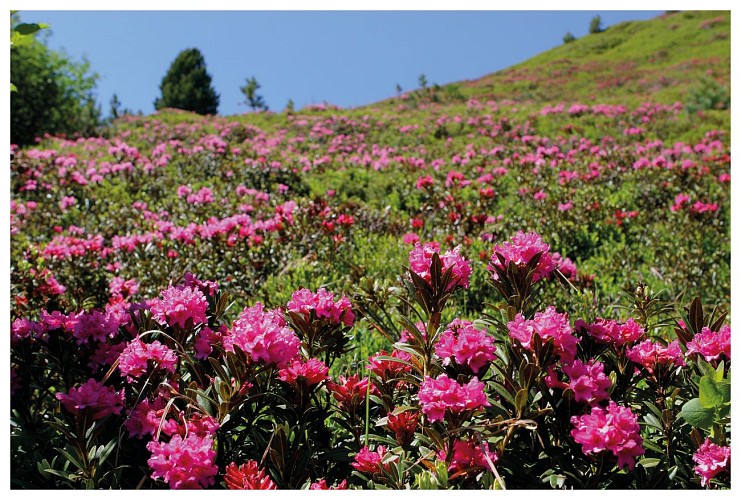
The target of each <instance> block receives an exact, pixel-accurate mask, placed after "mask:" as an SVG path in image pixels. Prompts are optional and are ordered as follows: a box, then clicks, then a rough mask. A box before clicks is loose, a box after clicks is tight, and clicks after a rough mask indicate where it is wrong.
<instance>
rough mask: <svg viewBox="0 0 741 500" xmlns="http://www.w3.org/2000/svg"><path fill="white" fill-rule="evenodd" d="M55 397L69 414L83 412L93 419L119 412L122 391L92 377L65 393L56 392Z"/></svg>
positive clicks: (121, 407) (122, 399) (121, 403)
mask: <svg viewBox="0 0 741 500" xmlns="http://www.w3.org/2000/svg"><path fill="white" fill-rule="evenodd" d="M56 398H57V399H58V400H59V401H60V402H61V403H62V406H64V409H65V410H67V411H68V412H70V413H71V414H73V415H80V414H84V415H87V416H89V417H90V418H92V419H93V420H100V419H101V418H103V417H107V416H108V415H118V414H120V413H121V410H122V409H123V402H124V394H123V392H120V393H119V392H116V390H115V389H114V388H113V387H109V386H106V385H104V384H103V382H98V381H97V380H95V379H93V378H91V379H89V380H88V381H87V382H85V383H84V384H80V385H79V386H78V387H73V388H72V389H70V390H69V392H67V394H64V393H61V392H58V393H57V394H56Z"/></svg>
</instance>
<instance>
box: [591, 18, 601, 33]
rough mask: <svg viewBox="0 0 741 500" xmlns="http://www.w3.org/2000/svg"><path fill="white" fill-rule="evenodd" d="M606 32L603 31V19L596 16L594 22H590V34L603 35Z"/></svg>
mask: <svg viewBox="0 0 741 500" xmlns="http://www.w3.org/2000/svg"><path fill="white" fill-rule="evenodd" d="M603 31H604V30H603V29H602V17H600V16H594V17H593V18H592V20H591V21H590V22H589V32H590V33H602V32H603Z"/></svg>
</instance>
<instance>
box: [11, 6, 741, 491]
mask: <svg viewBox="0 0 741 500" xmlns="http://www.w3.org/2000/svg"><path fill="white" fill-rule="evenodd" d="M682 16H695V17H692V18H691V21H692V23H691V24H692V25H693V26H694V27H696V26H697V25H698V24H699V23H700V21H699V20H698V19H697V17H698V16H699V17H703V16H704V17H703V18H705V17H708V16H710V17H712V16H717V13H715V14H713V13H707V14H703V13H681V14H680V15H676V16H674V17H675V18H677V19H676V22H680V21H683V20H684V19H685V18H684V17H682ZM680 17H681V19H679V18H680ZM661 22H662V23H663V21H661ZM672 22H674V21H672ZM726 25H727V23H721V25H720V27H719V26H716V27H714V28H713V30H718V29H721V27H725V26H726ZM662 26H663V25H662ZM662 31H663V32H667V33H673V32H674V30H666V29H663V28H662ZM676 32H678V33H682V34H683V35H684V34H688V33H690V30H689V29H686V30H685V29H680V30H676ZM702 34H703V40H704V39H706V38H707V39H708V40H710V39H712V40H714V42H712V43H723V42H722V40H723V39H722V38H721V37H715V36H714V37H705V36H704V35H706V34H707V33H704V32H703V33H702ZM713 34H714V35H715V34H720V32H718V33H716V32H715V31H714V33H713ZM603 35H607V33H603ZM725 43H727V41H726V42H725ZM692 46H693V47H696V45H692ZM697 54H699V49H698V52H697ZM697 54H693V59H691V60H689V59H688V60H686V61H682V62H680V63H678V64H674V63H672V64H673V66H671V67H669V66H667V67H665V68H663V69H662V71H661V72H656V71H649V72H645V73H644V72H642V71H637V70H636V69H635V68H633V67H630V66H625V65H623V66H615V67H613V66H612V65H610V64H609V63H608V62H604V61H599V62H598V61H587V62H585V61H583V60H581V59H575V58H569V61H568V62H565V61H566V60H565V59H562V60H560V61H558V62H554V63H553V64H552V65H551V66H542V67H540V68H539V69H538V70H537V71H533V70H532V68H529V67H527V66H523V67H518V68H513V69H511V70H506V71H504V72H501V73H500V74H497V75H493V76H492V78H491V79H489V77H487V79H485V80H484V81H486V82H487V83H486V86H487V87H486V89H489V87H488V86H489V85H490V84H491V85H494V86H493V87H491V90H485V88H484V87H479V86H477V85H474V84H472V86H470V87H468V86H466V87H465V88H461V89H459V95H458V96H457V97H456V96H454V95H453V94H450V95H448V93H447V92H442V91H438V90H433V89H431V88H430V89H428V90H430V92H427V93H425V92H410V93H406V94H404V95H403V96H399V98H398V99H390V100H388V101H386V102H384V103H381V104H378V105H376V106H370V107H366V108H363V109H362V110H360V109H358V110H340V109H338V108H336V107H333V106H317V107H310V108H306V109H303V110H298V111H292V112H290V113H282V114H269V113H268V114H260V115H259V116H256V115H254V114H248V115H245V116H239V117H198V116H193V115H190V114H187V113H180V112H177V111H172V110H169V111H161V112H159V113H157V114H155V115H152V116H149V117H134V116H128V117H123V118H121V119H119V120H118V121H116V122H115V123H113V124H112V125H111V126H110V127H109V128H107V129H106V130H105V131H104V132H103V133H102V134H101V136H100V137H79V138H77V137H75V138H64V137H42V138H39V139H40V141H39V142H38V143H37V144H36V145H34V146H32V147H27V148H17V147H12V148H11V151H12V160H11V165H10V171H11V177H10V179H11V181H10V182H11V186H10V188H11V189H10V192H11V203H10V209H11V210H10V211H11V220H10V233H11V234H10V241H11V255H10V257H11V295H10V299H11V301H10V304H9V306H10V307H9V310H10V321H9V323H10V344H11V353H10V354H11V357H10V398H11V482H12V483H11V484H12V486H13V487H14V488H45V489H61V488H78V489H82V488H98V489H109V488H113V489H117V488H125V489H134V488H140V489H166V488H218V489H223V488H233V489H301V488H303V489H345V488H352V489H355V488H378V489H381V488H395V489H406V488H429V489H433V488H441V489H442V488H461V489H482V488H483V489H502V488H508V489H520V488H563V489H572V488H574V489H577V488H578V489H596V488H631V489H634V488H635V489H638V488H642V489H657V488H682V489H684V488H694V489H699V488H708V489H716V488H728V487H729V486H730V446H731V429H730V418H731V405H730V378H731V377H730V371H731V352H730V339H731V329H730V326H729V324H728V323H729V321H728V316H727V315H726V314H725V313H724V312H723V311H727V310H728V309H729V306H730V245H729V244H728V242H729V241H730V239H729V238H730V236H729V235H730V229H729V228H730V206H731V198H730V168H731V167H730V165H731V163H730V161H731V160H730V135H729V133H728V130H729V123H730V119H729V117H730V114H729V113H728V110H710V109H709V110H705V111H704V112H703V113H702V114H695V115H692V116H690V115H689V114H688V113H687V112H686V107H685V106H684V105H683V104H682V103H674V102H673V100H671V101H666V99H667V96H670V97H671V99H674V97H675V96H676V95H682V92H681V90H682V86H681V82H683V81H685V80H681V79H687V80H693V81H694V80H696V78H695V76H696V75H697V74H704V73H705V72H707V71H711V72H712V77H713V79H714V80H717V81H718V82H721V83H723V82H725V81H727V79H728V72H727V68H726V67H725V66H724V65H723V64H721V62H722V58H718V57H713V58H705V57H699V56H698V57H695V56H696V55H697ZM675 56H676V57H678V55H673V56H672V57H675ZM651 57H654V56H651ZM656 57H658V56H656ZM649 59H650V58H649ZM677 68H681V69H677ZM574 72H581V73H584V74H592V75H597V74H602V76H604V79H602V80H601V81H600V82H597V83H595V82H592V83H594V88H595V92H596V93H595V96H594V97H589V98H588V99H589V104H585V102H586V101H587V97H586V96H580V97H578V96H576V95H575V94H574V92H573V89H572V88H571V85H570V83H569V82H571V80H570V76H569V75H571V74H573V73H574ZM613 73H615V74H617V73H619V74H620V76H619V77H616V76H615V75H614V74H613ZM666 75H668V76H666ZM660 77H661V78H665V79H664V80H662V79H661V78H660ZM678 79H679V80H678ZM618 80H619V82H618ZM503 82H507V85H510V87H505V86H504V83H503ZM615 82H618V83H619V84H620V85H617V84H615ZM678 82H679V83H678ZM582 83H584V82H582ZM567 84H568V85H567ZM597 85H599V88H597ZM511 86H514V87H516V89H517V91H516V92H511V91H509V90H507V89H510V88H511ZM523 89H528V90H525V92H526V94H527V95H525V94H523V93H522V90H523ZM532 89H535V90H532ZM599 89H601V91H599V92H598V90H599ZM662 89H666V90H667V91H670V92H669V93H667V94H664V93H662V92H664V90H662ZM677 89H679V91H678V90H677ZM602 91H604V92H610V94H609V96H608V95H607V94H602V93H601V92H602ZM541 94H542V95H541ZM501 96H507V98H502V97H501ZM657 96H658V97H657ZM602 98H604V99H605V100H606V101H609V104H605V103H604V102H599V100H600V99H602ZM623 98H624V99H625V101H624V102H619V103H618V100H619V99H623ZM595 100H596V102H593V101H595ZM655 100H658V102H654V101H655ZM579 101H581V102H579ZM665 101H666V102H665ZM677 235H681V237H677ZM657 290H662V291H660V292H657ZM692 297H696V298H694V299H689V298H692ZM715 304H717V307H712V306H713V305H715Z"/></svg>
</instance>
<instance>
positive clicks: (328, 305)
mask: <svg viewBox="0 0 741 500" xmlns="http://www.w3.org/2000/svg"><path fill="white" fill-rule="evenodd" d="M287 308H288V311H290V312H296V313H299V314H304V315H306V316H309V315H310V314H311V313H312V311H313V312H314V314H315V315H316V317H317V318H327V319H328V320H329V321H330V322H331V323H333V324H338V325H339V324H340V323H344V324H345V326H352V325H353V322H354V321H355V315H354V314H353V312H352V305H351V304H350V299H348V298H347V297H345V296H344V295H343V296H342V297H340V298H339V299H337V301H335V300H334V294H332V292H328V291H327V290H325V289H324V288H320V289H319V290H317V292H316V293H312V291H311V290H309V289H308V288H302V289H300V290H296V291H295V292H293V295H291V300H290V301H289V302H288V304H287Z"/></svg>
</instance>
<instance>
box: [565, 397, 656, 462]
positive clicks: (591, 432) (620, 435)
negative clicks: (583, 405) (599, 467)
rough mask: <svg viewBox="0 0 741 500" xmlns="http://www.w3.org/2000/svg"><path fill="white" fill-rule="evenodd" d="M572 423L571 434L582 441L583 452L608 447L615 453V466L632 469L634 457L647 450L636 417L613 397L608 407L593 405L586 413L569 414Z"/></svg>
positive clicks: (593, 451)
mask: <svg viewBox="0 0 741 500" xmlns="http://www.w3.org/2000/svg"><path fill="white" fill-rule="evenodd" d="M571 424H572V425H573V426H574V429H572V431H571V436H572V437H573V438H574V440H575V441H576V442H577V443H579V444H580V445H582V452H583V453H584V454H585V455H588V454H594V453H600V452H602V451H610V452H612V454H613V455H615V456H616V457H617V459H618V462H617V465H618V467H624V466H627V467H628V469H629V470H633V467H634V466H635V457H637V456H640V455H642V454H644V453H645V452H646V450H644V449H643V446H642V445H643V438H642V437H641V427H640V425H638V417H637V416H636V415H634V414H633V412H632V411H631V409H630V408H628V407H625V406H618V405H617V404H615V402H614V401H610V404H609V406H608V407H607V408H601V407H599V406H595V407H593V408H592V409H591V412H590V413H588V414H585V415H581V416H573V417H571Z"/></svg>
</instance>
